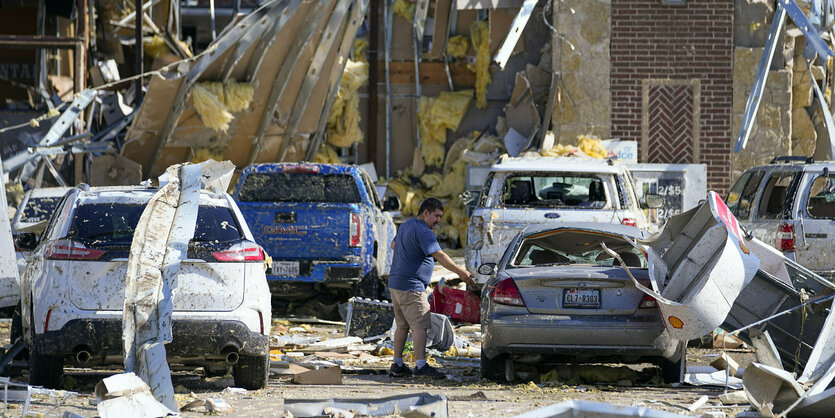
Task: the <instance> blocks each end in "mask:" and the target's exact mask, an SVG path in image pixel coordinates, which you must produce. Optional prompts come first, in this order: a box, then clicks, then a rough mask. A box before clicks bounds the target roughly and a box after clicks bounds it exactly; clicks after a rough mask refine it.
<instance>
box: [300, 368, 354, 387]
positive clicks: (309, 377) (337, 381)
mask: <svg viewBox="0 0 835 418" xmlns="http://www.w3.org/2000/svg"><path fill="white" fill-rule="evenodd" d="M293 383H298V384H302V385H341V384H342V368H340V367H339V366H333V367H325V368H322V369H318V370H308V371H306V372H302V373H299V374H296V375H294V376H293Z"/></svg>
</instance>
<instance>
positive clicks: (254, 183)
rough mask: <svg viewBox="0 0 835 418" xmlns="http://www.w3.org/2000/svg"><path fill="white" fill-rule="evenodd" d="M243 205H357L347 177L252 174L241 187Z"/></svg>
mask: <svg viewBox="0 0 835 418" xmlns="http://www.w3.org/2000/svg"><path fill="white" fill-rule="evenodd" d="M239 199H240V200H241V201H243V202H314V203H359V202H360V192H359V189H358V188H357V182H356V181H354V178H353V177H352V176H351V175H350V174H318V173H252V174H250V175H248V176H247V177H246V179H245V180H244V184H243V185H242V186H241V193H240V197H239Z"/></svg>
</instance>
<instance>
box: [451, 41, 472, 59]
mask: <svg viewBox="0 0 835 418" xmlns="http://www.w3.org/2000/svg"><path fill="white" fill-rule="evenodd" d="M469 47H470V41H469V39H467V37H466V36H463V35H455V36H453V37H451V38H449V40H447V42H446V54H447V55H449V56H451V57H455V58H464V55H467V49H468V48H469Z"/></svg>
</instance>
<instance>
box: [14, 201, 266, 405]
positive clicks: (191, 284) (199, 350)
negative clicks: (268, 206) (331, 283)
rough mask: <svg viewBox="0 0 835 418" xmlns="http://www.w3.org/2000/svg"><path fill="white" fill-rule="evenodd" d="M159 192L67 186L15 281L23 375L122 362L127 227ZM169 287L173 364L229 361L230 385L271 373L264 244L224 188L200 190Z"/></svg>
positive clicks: (52, 380) (44, 377)
mask: <svg viewBox="0 0 835 418" xmlns="http://www.w3.org/2000/svg"><path fill="white" fill-rule="evenodd" d="M156 191H157V189H155V188H143V187H102V188H92V189H91V188H90V187H88V186H86V185H80V186H78V187H76V188H75V189H73V190H71V191H70V192H68V193H67V195H66V196H65V197H64V199H63V200H62V201H61V203H60V205H59V207H58V211H57V213H56V214H55V216H53V217H52V220H51V221H50V223H49V225H48V226H47V228H46V230H45V231H44V233H43V235H42V238H41V240H40V243H39V244H38V246H37V248H35V249H34V251H32V257H31V260H30V262H29V265H28V266H27V269H26V273H25V275H24V277H23V280H22V286H21V288H22V289H21V292H22V293H21V301H22V302H21V307H20V312H21V313H22V321H21V322H22V328H23V329H22V332H23V336H24V338H25V339H26V341H27V343H29V361H30V363H29V382H30V383H31V384H35V385H43V386H47V387H53V388H54V387H59V386H60V384H61V377H62V374H63V366H64V364H65V363H66V364H71V365H74V366H76V367H79V366H80V367H100V366H109V367H112V366H115V365H120V364H122V362H123V344H122V315H123V308H124V303H125V276H126V270H127V265H128V256H129V252H130V247H131V241H132V239H133V234H134V230H135V228H136V225H137V223H138V221H139V217H140V215H141V214H142V211H143V210H144V208H145V206H146V205H147V203H148V201H149V200H150V199H151V197H152V196H153V195H154V193H155V192H156ZM177 281H178V284H177V287H176V288H174V289H173V292H172V299H173V304H174V312H173V315H172V328H173V341H171V342H170V343H169V344H166V346H165V349H166V354H167V356H168V361H169V364H170V365H171V367H172V369H175V368H188V369H193V368H194V367H197V366H202V367H203V368H204V369H205V370H206V374H207V375H218V374H225V373H226V371H227V370H228V369H229V367H234V370H233V375H234V378H235V386H239V387H244V388H249V389H258V388H261V387H264V386H265V385H266V383H267V378H268V375H269V330H270V319H271V306H270V291H269V288H268V287H267V281H266V276H265V273H264V252H263V250H262V249H261V247H260V246H258V244H256V243H255V242H254V240H253V237H252V233H251V232H250V231H249V228H248V227H247V225H246V222H245V221H244V218H243V217H242V216H241V213H240V211H239V210H238V207H237V205H236V204H235V202H234V201H233V200H232V198H231V197H230V196H229V195H228V194H227V193H214V192H208V191H205V190H204V191H201V193H200V206H199V209H198V214H197V224H196V228H195V232H194V238H192V240H191V241H190V242H189V247H188V258H187V259H186V260H184V261H183V262H182V263H181V265H180V270H179V274H178V276H177Z"/></svg>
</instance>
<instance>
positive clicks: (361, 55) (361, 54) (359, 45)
mask: <svg viewBox="0 0 835 418" xmlns="http://www.w3.org/2000/svg"><path fill="white" fill-rule="evenodd" d="M366 49H368V41H366V40H365V39H357V40H356V41H354V61H357V62H368V59H367V58H365V50H366Z"/></svg>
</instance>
